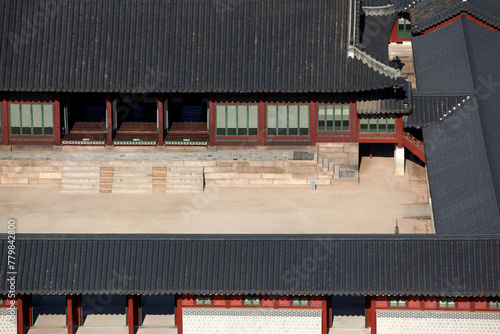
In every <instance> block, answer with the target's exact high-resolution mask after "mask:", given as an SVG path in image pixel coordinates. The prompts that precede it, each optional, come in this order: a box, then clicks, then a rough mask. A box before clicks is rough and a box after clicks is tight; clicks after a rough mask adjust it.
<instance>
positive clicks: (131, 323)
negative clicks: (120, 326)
mask: <svg viewBox="0 0 500 334" xmlns="http://www.w3.org/2000/svg"><path fill="white" fill-rule="evenodd" d="M126 300H127V327H128V333H129V334H134V333H135V312H134V311H135V310H134V296H132V295H127V297H126Z"/></svg>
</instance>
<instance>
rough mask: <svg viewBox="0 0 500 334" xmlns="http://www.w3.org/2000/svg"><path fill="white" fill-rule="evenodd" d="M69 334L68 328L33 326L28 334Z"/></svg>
mask: <svg viewBox="0 0 500 334" xmlns="http://www.w3.org/2000/svg"><path fill="white" fill-rule="evenodd" d="M47 333H50V334H67V333H68V329H67V327H35V326H32V327H30V329H29V330H28V334H47Z"/></svg>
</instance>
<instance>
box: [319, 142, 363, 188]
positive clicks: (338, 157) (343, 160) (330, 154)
mask: <svg viewBox="0 0 500 334" xmlns="http://www.w3.org/2000/svg"><path fill="white" fill-rule="evenodd" d="M317 147H318V168H319V169H320V170H321V171H322V172H323V173H326V174H327V175H330V176H332V177H333V178H334V179H353V180H357V179H358V160H359V146H358V144H356V143H321V144H318V145H317Z"/></svg>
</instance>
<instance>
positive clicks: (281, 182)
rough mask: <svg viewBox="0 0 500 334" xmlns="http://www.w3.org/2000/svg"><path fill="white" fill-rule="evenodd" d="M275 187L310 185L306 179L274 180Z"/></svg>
mask: <svg viewBox="0 0 500 334" xmlns="http://www.w3.org/2000/svg"><path fill="white" fill-rule="evenodd" d="M273 184H274V185H302V184H308V180H306V179H274V180H273Z"/></svg>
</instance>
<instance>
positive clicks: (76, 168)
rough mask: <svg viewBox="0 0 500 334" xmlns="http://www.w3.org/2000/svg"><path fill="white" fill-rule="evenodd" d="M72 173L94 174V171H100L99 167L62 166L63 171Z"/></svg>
mask: <svg viewBox="0 0 500 334" xmlns="http://www.w3.org/2000/svg"><path fill="white" fill-rule="evenodd" d="M66 170H67V171H72V172H77V171H81V172H95V171H97V172H98V171H100V170H101V167H100V166H81V165H64V166H63V171H66Z"/></svg>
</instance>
